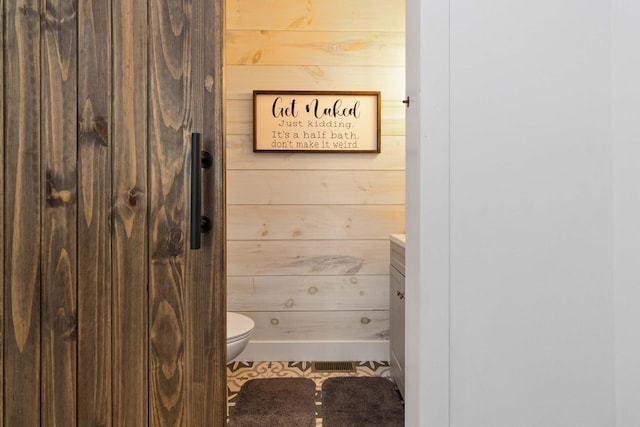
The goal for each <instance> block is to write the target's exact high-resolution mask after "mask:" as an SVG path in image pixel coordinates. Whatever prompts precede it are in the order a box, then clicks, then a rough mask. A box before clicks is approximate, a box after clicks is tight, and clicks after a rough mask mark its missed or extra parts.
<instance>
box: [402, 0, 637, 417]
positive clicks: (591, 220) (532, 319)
mask: <svg viewBox="0 0 640 427" xmlns="http://www.w3.org/2000/svg"><path fill="white" fill-rule="evenodd" d="M442 3H443V2H438V1H436V2H432V3H431V2H430V3H429V4H427V3H425V2H423V4H422V5H421V4H420V2H417V1H416V2H408V3H407V5H408V7H407V11H408V16H412V14H415V13H416V11H417V10H419V9H420V8H421V7H422V8H423V10H422V11H421V13H420V16H422V17H426V18H428V17H433V15H438V16H441V17H442V16H444V17H445V18H446V13H447V12H446V11H445V10H444V7H443V4H442ZM444 3H447V2H444ZM448 3H449V6H450V9H449V11H448V13H449V14H450V16H449V21H448V24H449V32H448V34H447V32H446V31H444V30H441V31H440V33H441V34H442V35H443V36H444V38H445V39H446V36H449V37H450V44H449V50H448V55H450V57H449V58H447V53H446V52H442V51H440V50H436V51H435V52H433V51H430V50H429V49H430V46H429V44H428V42H429V41H433V38H432V36H433V35H434V30H423V29H420V30H419V31H420V33H419V34H420V37H419V39H420V42H421V43H423V44H422V45H419V46H418V51H419V52H420V55H419V56H421V57H425V58H431V59H433V60H434V61H435V63H434V64H431V65H432V66H434V67H432V68H429V67H428V66H425V65H426V64H429V60H428V59H421V60H417V61H416V62H417V64H418V66H419V67H420V70H419V74H420V84H419V88H418V89H417V91H416V93H417V94H418V96H419V100H421V101H423V102H424V103H423V104H422V105H420V106H419V108H421V111H420V113H419V114H420V116H419V120H420V122H421V124H416V123H415V122H412V120H415V117H414V118H412V115H411V114H408V115H407V126H408V131H407V150H408V160H407V177H408V182H407V188H408V192H409V196H408V198H407V200H408V202H407V233H408V238H407V251H408V255H407V256H408V259H409V262H410V260H411V259H413V260H414V262H416V261H419V262H421V263H422V264H423V265H426V266H428V265H430V264H431V265H437V262H438V261H444V262H445V263H446V261H447V259H448V260H449V263H450V264H449V275H450V276H449V278H448V280H449V287H450V288H449V291H450V294H449V296H448V297H447V296H446V295H443V293H442V289H441V288H442V284H441V282H442V281H443V280H447V277H446V272H443V273H442V274H440V275H439V276H438V277H433V275H431V276H430V275H429V274H428V273H427V272H426V270H425V268H422V267H418V266H415V265H414V266H413V270H411V269H409V270H408V272H407V288H408V289H409V288H410V287H411V286H412V282H413V286H418V285H417V284H418V283H420V288H419V289H420V291H418V292H417V295H416V296H417V297H418V300H419V306H418V307H415V306H410V305H409V302H408V303H407V304H408V305H407V310H408V317H409V318H408V327H409V325H410V324H417V325H419V326H418V328H417V329H415V330H411V329H409V333H410V334H412V335H411V336H409V337H408V338H407V339H408V341H409V342H412V340H414V341H413V342H414V344H412V348H413V349H414V351H415V352H417V353H418V355H419V356H418V360H413V361H412V362H413V364H409V366H408V368H407V375H408V376H409V378H411V377H412V375H414V374H415V375H417V376H418V377H419V379H420V383H419V384H416V382H415V381H414V383H413V385H412V384H411V383H408V389H409V391H408V393H410V392H411V390H414V391H415V392H418V393H422V395H426V394H427V393H428V392H429V391H430V390H429V389H428V386H425V385H423V384H424V382H428V381H429V380H430V378H429V377H428V375H427V374H428V372H427V371H428V370H429V369H431V370H432V371H433V368H434V367H435V366H436V364H435V363H434V361H433V357H432V355H431V354H429V353H428V349H429V346H430V345H431V344H433V343H435V342H437V341H443V339H442V337H441V335H442V334H443V330H442V328H440V329H438V327H437V326H434V325H433V323H430V320H431V321H433V319H430V315H429V314H425V312H426V311H427V309H428V308H429V304H431V305H433V303H432V302H431V301H428V297H429V296H435V298H436V300H437V301H438V302H441V303H448V304H449V306H448V307H447V308H445V309H443V310H444V311H445V312H446V311H447V309H448V310H450V312H449V318H448V321H449V322H450V328H451V329H450V339H451V342H450V351H451V354H450V366H449V367H448V369H450V371H449V381H450V395H449V398H450V401H449V405H450V407H449V411H450V412H449V414H448V416H449V417H450V418H449V419H447V414H446V408H444V409H443V408H442V407H441V406H442V405H444V404H446V403H447V402H446V400H447V399H446V397H441V398H440V399H438V400H436V401H435V402H434V403H430V402H429V403H426V406H427V408H426V409H418V408H416V406H415V405H414V404H415V402H413V401H411V400H410V399H408V402H407V419H408V420H410V422H415V424H411V423H409V424H408V425H427V424H426V421H427V420H430V419H436V418H435V417H433V414H434V413H437V412H438V411H444V412H445V413H444V415H443V416H441V417H440V418H439V419H437V422H435V423H431V424H430V425H433V426H436V425H437V426H440V425H442V426H445V425H451V426H455V427H464V426H474V427H475V426H486V427H501V426H505V427H507V426H509V427H511V426H519V427H528V426H531V427H539V426H545V427H553V426H558V427H560V426H562V427H566V426H580V427H588V426H594V427H595V426H598V427H601V426H612V425H614V424H615V411H614V375H613V372H614V341H613V337H614V301H613V257H612V253H613V226H612V221H613V203H612V199H613V180H612V156H611V147H612V145H611V144H612V141H611V124H612V122H611V57H610V55H611V26H610V24H611V21H610V19H611V10H610V2H609V1H605V0H599V1H590V2H584V1H582V0H568V1H563V2H557V1H554V0H553V1H552V0H541V1H536V2H525V1H507V0H501V1H499V0H489V1H485V2H470V1H461V0H451V1H449V2H448ZM427 23H428V22H423V23H422V24H423V25H427ZM407 24H408V39H411V38H412V36H413V35H417V34H415V33H414V34H412V33H409V28H410V27H409V20H408V21H407ZM431 24H432V25H435V24H433V22H431ZM440 25H442V24H440ZM636 40H637V38H636ZM436 44H437V42H436ZM407 46H408V48H410V47H411V43H410V42H409V41H408V43H407ZM412 55H413V53H412V52H408V55H407V58H411V57H412ZM434 58H435V59H434ZM447 59H448V60H449V63H448V65H449V67H450V70H449V75H448V76H447V75H446V74H443V73H441V72H440V71H441V70H442V69H443V68H445V66H444V65H442V64H441V61H443V60H447ZM409 74H410V73H409ZM449 79H450V81H449ZM407 84H408V87H411V85H410V79H409V78H408V81H407ZM435 87H441V88H445V89H443V90H446V89H447V88H448V89H449V90H450V95H449V97H448V99H447V98H446V97H444V96H442V94H441V93H440V92H439V91H436V92H435V96H436V97H435V99H433V100H432V99H429V98H426V94H425V93H424V92H422V91H423V90H424V91H429V90H431V89H433V88H435ZM433 103H437V104H436V105H434V104H433ZM439 108H443V109H447V108H448V109H449V114H448V115H447V114H442V112H441V111H440V110H439ZM410 110H411V109H410ZM438 119H440V120H445V122H444V123H435V125H434V128H433V129H431V128H429V123H434V122H436V121H437V120H438ZM447 119H448V120H449V122H448V124H447V123H446V120H447ZM447 130H448V132H447ZM414 132H415V133H414ZM434 137H435V139H434ZM415 138H417V139H415ZM447 144H448V148H449V150H450V151H449V152H448V153H447V152H443V151H442V146H443V145H447ZM412 149H416V150H417V153H418V154H419V155H420V154H421V153H425V152H428V151H429V150H431V151H432V154H434V155H435V157H436V160H440V161H444V162H447V165H446V166H445V167H448V175H449V179H450V181H449V182H448V183H447V182H446V181H445V180H443V179H442V173H440V174H438V175H437V176H436V179H438V180H439V181H441V182H440V187H436V184H434V181H433V176H430V174H429V173H428V172H427V171H426V170H425V169H426V168H428V167H429V166H434V159H427V158H426V156H424V155H423V157H422V158H421V160H420V161H419V162H415V161H411V162H410V161H409V159H410V158H411V157H412V151H411V150H412ZM436 167H439V166H436ZM416 168H417V169H416ZM413 179H418V180H419V181H418V182H413V181H412V180H413ZM446 192H448V195H449V200H447V197H446ZM416 195H418V196H419V197H418V200H417V201H415V202H412V204H410V203H409V200H412V198H413V197H415V196H416ZM430 198H431V199H430ZM447 202H448V203H450V205H449V206H448V209H449V219H450V224H449V241H448V242H444V243H443V244H441V245H440V246H441V247H440V250H439V251H438V250H437V248H435V249H434V248H433V247H432V246H430V245H433V243H430V242H431V239H432V237H433V236H435V238H436V239H437V240H438V241H440V240H441V230H440V229H439V228H438V225H441V226H442V225H443V226H445V227H446V226H447V218H446V214H447V208H446V207H440V208H432V209H429V208H428V204H429V203H436V204H440V203H447ZM416 212H418V215H420V218H419V219H416ZM412 235H415V236H416V239H418V240H419V241H418V242H413V243H412V241H411V236H412ZM412 249H413V250H417V251H418V252H419V253H418V254H409V251H411V250H412ZM438 268H440V267H438ZM433 279H435V280H436V281H435V282H434V281H433ZM407 297H408V299H409V298H410V297H409V290H407ZM440 319H441V320H445V324H446V320H447V318H446V316H445V315H441V316H440ZM420 328H422V329H420ZM425 331H426V332H425ZM407 350H408V351H409V349H407ZM438 354H440V353H438ZM420 364H425V365H426V366H427V367H426V368H424V367H421V366H419V365H420ZM412 368H413V369H415V370H414V371H413V372H411V371H410V369H412ZM443 368H445V369H446V368H447V366H446V363H443ZM435 379H436V381H438V383H441V382H442V383H446V381H443V380H442V379H441V377H440V376H436V377H435ZM412 387H413V388H412ZM431 392H433V393H435V394H438V393H437V392H436V391H434V390H431ZM440 396H442V395H441V394H440ZM423 402H425V401H423ZM427 402H428V401H427Z"/></svg>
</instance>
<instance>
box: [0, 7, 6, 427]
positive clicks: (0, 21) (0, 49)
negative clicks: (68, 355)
mask: <svg viewBox="0 0 640 427" xmlns="http://www.w3.org/2000/svg"><path fill="white" fill-rule="evenodd" d="M0 10H2V11H4V0H0ZM0 34H2V46H0V85H1V86H2V95H0V122H1V123H2V125H0V165H2V168H3V169H4V150H5V140H4V127H5V123H4V93H5V87H4V39H5V36H4V14H3V15H2V17H0ZM0 204H2V209H0V242H2V245H1V246H0V272H1V273H0V282H2V289H1V290H0V392H1V393H2V396H4V287H5V280H4V246H5V244H6V242H5V241H4V209H5V205H6V202H5V200H4V172H0ZM3 420H4V398H2V399H0V425H4V423H3Z"/></svg>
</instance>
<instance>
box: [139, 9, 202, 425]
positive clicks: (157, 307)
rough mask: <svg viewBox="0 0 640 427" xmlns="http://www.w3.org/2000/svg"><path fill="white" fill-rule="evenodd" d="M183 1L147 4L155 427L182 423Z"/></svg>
mask: <svg viewBox="0 0 640 427" xmlns="http://www.w3.org/2000/svg"><path fill="white" fill-rule="evenodd" d="M190 3H191V2H187V3H185V4H183V3H182V2H178V1H176V0H170V1H161V0H152V1H151V2H150V5H149V8H150V10H149V12H150V13H149V18H150V21H149V76H150V86H149V110H150V111H149V113H150V114H149V125H148V126H149V128H148V132H149V173H150V176H149V194H150V204H149V221H150V223H149V227H150V236H149V239H150V247H149V258H150V259H149V262H150V267H149V268H150V271H149V273H150V277H149V294H150V295H149V310H150V311H149V328H150V348H149V364H150V367H149V382H150V391H149V393H150V395H149V399H150V408H149V411H150V415H149V421H150V424H151V425H152V426H157V427H164V426H182V425H185V420H184V411H185V408H184V386H185V378H184V369H185V324H184V322H185V319H184V315H185V314H184V307H185V301H184V297H185V294H184V287H185V283H184V281H185V275H184V274H185V273H184V271H185V252H186V251H187V247H188V244H189V243H188V238H189V237H188V234H187V232H186V230H187V229H188V224H187V222H186V215H187V214H188V211H187V209H188V208H187V205H186V204H187V203H188V197H187V194H185V190H186V189H185V187H186V179H187V178H188V176H187V173H186V168H187V167H188V165H187V164H186V162H185V159H186V158H187V156H186V155H185V154H186V153H187V149H188V146H187V142H188V141H189V135H188V129H187V128H186V127H185V125H186V124H187V123H188V122H189V121H190V120H191V119H192V116H191V111H190V109H189V104H190V95H191V94H190V91H191V86H190V83H189V80H188V79H189V74H188V70H189V67H190V66H191V64H190V61H191V58H190V45H189V44H190V41H191V40H190V38H189V27H190V26H191V21H190V19H189V16H188V14H187V10H186V8H187V7H188V6H190Z"/></svg>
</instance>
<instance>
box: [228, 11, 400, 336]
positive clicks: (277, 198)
mask: <svg viewBox="0 0 640 427" xmlns="http://www.w3.org/2000/svg"><path fill="white" fill-rule="evenodd" d="M404 28H405V25H404V1H403V0H354V1H350V2H344V1H338V0H309V1H306V2H301V1H298V0H273V1H270V2H269V3H268V7H267V6H265V3H264V2H263V1H262V0H226V33H225V35H226V42H225V55H226V58H225V60H226V62H225V64H226V65H225V67H226V68H225V69H226V112H227V114H226V149H227V226H228V230H227V233H228V240H227V242H228V263H227V266H228V282H227V290H228V291H227V292H228V293H227V299H228V309H229V310H230V311H237V312H243V313H246V314H248V315H249V316H251V317H252V318H253V319H254V320H255V321H256V330H255V332H254V335H253V337H252V338H253V339H254V340H260V341H280V340H286V341H290V340H299V341H300V342H301V343H303V342H304V341H306V340H311V341H313V340H347V341H356V340H374V341H376V340H385V339H387V337H388V328H389V320H388V319H389V316H388V284H389V279H388V272H389V269H388V264H389V243H388V235H389V234H391V233H403V232H404V203H405V200H404V197H405V196H404V187H405V185H404V169H405V161H404V155H405V142H404V114H405V112H404V110H405V106H404V104H402V102H401V101H402V99H404V96H405V88H404ZM254 89H262V90H268V89H273V90H373V91H380V92H381V93H382V150H381V153H380V154H328V153H314V154H311V153H296V154H287V153H253V151H252V120H253V119H252V99H251V97H252V91H253V90H254Z"/></svg>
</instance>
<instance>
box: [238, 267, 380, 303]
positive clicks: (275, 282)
mask: <svg viewBox="0 0 640 427" xmlns="http://www.w3.org/2000/svg"><path fill="white" fill-rule="evenodd" d="M227 290H228V294H227V297H228V309H229V310H231V311H323V310H348V311H356V310H388V309H389V280H388V278H387V277H386V276H381V275H376V276H364V275H358V276H256V277H252V276H234V277H231V278H230V279H229V281H228V283H227ZM336 295H339V296H340V297H339V298H336ZM258 309H259V310H258Z"/></svg>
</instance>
